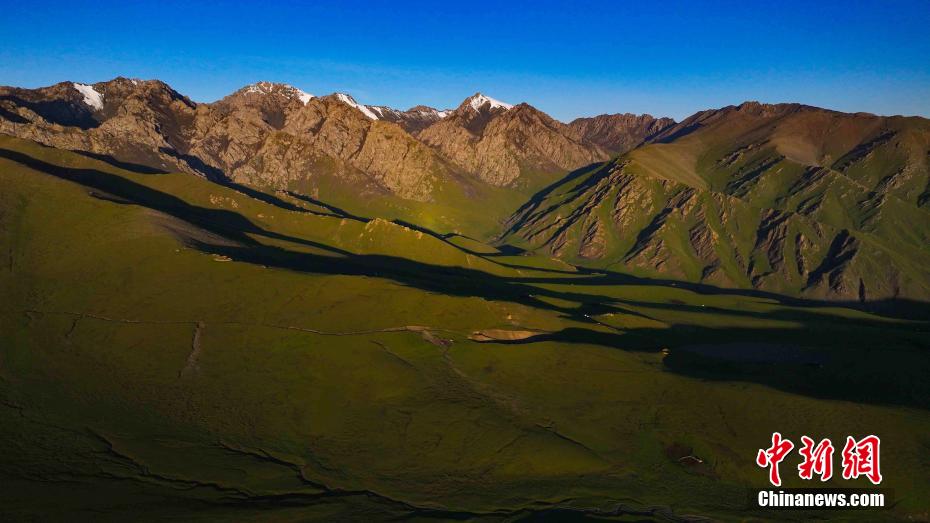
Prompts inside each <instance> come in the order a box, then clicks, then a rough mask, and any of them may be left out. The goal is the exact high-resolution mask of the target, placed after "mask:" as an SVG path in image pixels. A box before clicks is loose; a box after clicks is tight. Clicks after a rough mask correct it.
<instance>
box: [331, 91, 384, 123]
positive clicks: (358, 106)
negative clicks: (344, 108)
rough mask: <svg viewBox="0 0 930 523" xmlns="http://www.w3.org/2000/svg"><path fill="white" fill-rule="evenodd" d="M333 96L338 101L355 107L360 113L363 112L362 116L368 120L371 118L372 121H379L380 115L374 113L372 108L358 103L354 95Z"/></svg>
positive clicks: (341, 94)
mask: <svg viewBox="0 0 930 523" xmlns="http://www.w3.org/2000/svg"><path fill="white" fill-rule="evenodd" d="M332 96H333V97H335V99H336V100H338V101H340V102H342V103H344V104H346V105H348V106H350V107H354V108H356V109H358V110H359V111H361V113H362V114H364V115H365V116H366V117H368V118H371V119H372V120H378V119H379V118H378V113H376V112H375V111H372V110H371V108H370V107H368V106H367V105H363V104H360V103H358V102H356V101H355V98H352V95H349V94H346V93H334V94H333V95H332Z"/></svg>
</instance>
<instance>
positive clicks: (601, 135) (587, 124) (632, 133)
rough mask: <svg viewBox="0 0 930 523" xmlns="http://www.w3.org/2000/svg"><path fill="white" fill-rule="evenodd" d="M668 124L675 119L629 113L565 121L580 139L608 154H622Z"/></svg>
mask: <svg viewBox="0 0 930 523" xmlns="http://www.w3.org/2000/svg"><path fill="white" fill-rule="evenodd" d="M672 125H675V120H672V119H671V118H655V117H653V116H652V115H648V114H630V113H625V114H602V115H599V116H594V117H591V118H577V119H575V120H572V122H571V123H569V124H568V126H569V127H570V128H571V129H572V130H574V131H575V132H576V133H577V134H578V136H579V137H581V139H582V140H585V141H587V142H589V143H593V144H595V145H598V146H600V147H601V148H602V149H604V150H605V151H607V152H609V153H610V154H620V153H625V152H627V151H629V150H631V149H633V148H634V147H636V146H638V145H640V144H642V143H643V142H645V141H646V140H648V139H649V138H651V137H652V136H655V135H656V134H658V133H660V132H662V131H663V130H665V129H666V128H668V127H670V126H672Z"/></svg>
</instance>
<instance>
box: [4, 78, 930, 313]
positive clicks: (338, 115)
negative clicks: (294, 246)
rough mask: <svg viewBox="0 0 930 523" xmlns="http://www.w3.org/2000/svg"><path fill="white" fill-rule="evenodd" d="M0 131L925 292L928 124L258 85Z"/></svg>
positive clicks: (639, 269) (111, 84) (81, 102)
mask: <svg viewBox="0 0 930 523" xmlns="http://www.w3.org/2000/svg"><path fill="white" fill-rule="evenodd" d="M0 132H2V133H5V134H9V135H13V136H16V137H19V138H25V139H29V140H34V141H36V142H39V143H42V144H45V145H48V146H51V147H56V148H59V149H67V150H73V151H80V152H83V153H85V154H88V155H93V156H95V157H98V158H106V159H108V160H109V161H111V162H116V163H119V164H120V165H123V166H125V165H135V166H138V167H140V168H147V169H156V170H165V171H182V172H187V173H191V174H194V175H198V176H202V177H206V178H208V179H210V180H212V181H215V182H218V183H223V184H236V185H239V186H241V187H243V188H245V187H250V188H251V190H255V191H258V192H261V193H263V194H265V195H268V196H274V197H278V196H280V195H281V194H291V195H295V194H296V195H298V196H301V197H303V198H304V199H305V201H312V202H315V203H316V204H319V205H322V206H330V207H333V206H335V207H339V208H341V209H344V210H346V211H347V212H350V213H355V214H359V215H365V216H370V217H375V216H378V217H385V218H388V219H397V220H403V221H404V222H407V223H410V224H412V225H415V226H419V227H425V228H429V229H430V230H434V231H438V232H441V233H448V232H457V233H463V234H471V235H474V236H477V237H479V239H481V240H485V241H492V240H493V241H497V242H498V243H507V244H510V245H512V246H514V247H519V248H522V249H527V250H531V251H537V252H545V253H548V254H549V255H551V256H555V257H558V258H561V259H563V260H565V261H568V262H570V263H573V264H577V265H584V266H589V267H595V268H598V269H610V270H617V271H628V272H635V273H638V274H645V275H649V276H660V277H664V278H671V279H677V280H683V281H692V282H707V283H712V284H715V285H719V286H725V287H741V288H755V289H762V290H768V291H772V292H778V293H783V294H787V295H795V296H798V295H803V296H811V297H818V298H825V299H844V300H848V299H854V300H861V301H868V300H872V299H885V298H894V297H908V298H914V299H928V298H930V167H928V164H930V121H928V120H926V119H923V118H917V117H911V118H907V117H879V116H875V115H870V114H862V113H857V114H846V113H839V112H834V111H829V110H825V109H820V108H815V107H809V106H803V105H797V104H780V105H767V104H759V103H755V102H749V103H744V104H742V105H739V106H730V107H725V108H723V109H718V110H710V111H703V112H700V113H698V114H695V115H694V116H691V117H690V118H688V119H686V120H685V121H683V122H680V123H676V122H675V121H673V120H672V119H669V118H654V117H652V116H650V115H632V114H613V115H601V116H595V117H592V118H579V119H577V120H574V121H572V122H571V123H568V124H565V123H562V122H559V121H557V120H555V119H553V118H551V117H550V116H548V115H547V114H545V113H543V112H542V111H539V110H538V109H536V108H534V107H532V106H530V105H528V104H525V103H521V104H517V105H511V104H507V103H504V102H500V101H498V100H495V99H493V98H491V97H488V96H485V95H483V94H481V93H476V94H475V95H473V96H471V97H469V98H467V99H466V100H464V101H463V102H462V103H461V104H460V105H459V106H458V107H457V108H455V109H447V110H438V109H435V108H432V107H426V106H416V107H413V108H411V109H408V110H405V111H404V110H398V109H393V108H390V107H385V106H377V105H363V104H360V103H358V102H357V101H355V100H354V99H353V98H352V97H351V96H350V95H348V94H344V93H335V94H331V95H327V96H313V95H311V94H308V93H305V92H303V91H301V90H299V89H296V88H294V87H292V86H289V85H285V84H277V83H270V82H259V83H256V84H252V85H249V86H246V87H243V88H242V89H240V90H238V91H236V92H234V93H232V94H230V95H229V96H227V97H225V98H223V99H222V100H219V101H217V102H214V103H195V102H193V101H191V100H190V99H188V98H187V97H185V96H183V95H181V94H180V93H178V92H177V91H175V90H174V89H172V88H171V87H170V86H168V85H167V84H165V83H163V82H160V81H157V80H146V81H142V80H132V79H126V78H116V79H114V80H111V81H108V82H100V83H96V84H92V85H84V84H77V83H72V82H62V83H59V84H56V85H53V86H50V87H45V88H40V89H20V88H14V87H3V88H0ZM275 195H277V196H275Z"/></svg>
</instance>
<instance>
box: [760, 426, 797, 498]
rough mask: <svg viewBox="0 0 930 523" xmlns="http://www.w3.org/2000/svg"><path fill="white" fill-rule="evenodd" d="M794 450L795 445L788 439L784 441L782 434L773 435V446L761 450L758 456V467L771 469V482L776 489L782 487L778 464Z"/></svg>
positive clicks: (775, 433)
mask: <svg viewBox="0 0 930 523" xmlns="http://www.w3.org/2000/svg"><path fill="white" fill-rule="evenodd" d="M793 448H794V443H792V442H791V440H788V439H782V438H781V433H779V432H774V433H772V446H771V447H769V448H768V449H759V453H758V454H756V465H759V466H760V467H762V468H765V467H769V481H771V482H772V485H775V486H776V487H780V486H781V476H780V475H779V474H778V464H779V463H781V462H782V460H783V459H785V456H787V455H788V453H789V452H791V449H793Z"/></svg>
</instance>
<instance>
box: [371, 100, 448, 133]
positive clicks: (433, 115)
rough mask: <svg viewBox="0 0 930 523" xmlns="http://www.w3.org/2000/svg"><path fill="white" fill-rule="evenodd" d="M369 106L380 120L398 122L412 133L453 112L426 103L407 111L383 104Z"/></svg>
mask: <svg viewBox="0 0 930 523" xmlns="http://www.w3.org/2000/svg"><path fill="white" fill-rule="evenodd" d="M367 107H368V109H369V110H371V111H372V112H373V113H375V114H376V115H377V116H378V119H379V120H383V121H385V122H392V123H396V124H397V125H399V126H401V127H402V128H403V129H404V130H405V131H407V132H408V133H411V134H415V133H417V132H419V131H422V130H423V129H426V128H427V127H429V126H430V125H432V124H434V123H436V122H438V121H439V120H442V119H443V118H445V117H446V116H448V115H449V113H451V112H452V111H451V110H449V109H446V110H444V111H440V110H438V109H434V108H432V107H428V106H425V105H417V106H415V107H411V108H410V109H407V110H406V111H398V110H397V109H392V108H390V107H386V106H383V105H369V106H367Z"/></svg>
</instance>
